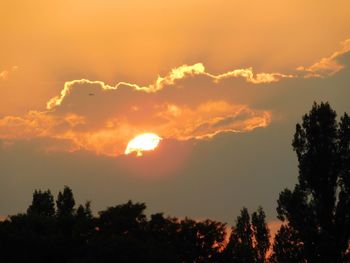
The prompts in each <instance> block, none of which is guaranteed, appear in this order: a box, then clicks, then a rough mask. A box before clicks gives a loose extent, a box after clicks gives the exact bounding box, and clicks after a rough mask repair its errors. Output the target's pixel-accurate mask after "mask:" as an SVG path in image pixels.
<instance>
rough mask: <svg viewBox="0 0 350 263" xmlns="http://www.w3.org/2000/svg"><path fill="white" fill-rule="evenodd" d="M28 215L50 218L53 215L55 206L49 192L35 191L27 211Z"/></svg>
mask: <svg viewBox="0 0 350 263" xmlns="http://www.w3.org/2000/svg"><path fill="white" fill-rule="evenodd" d="M27 213H28V215H39V216H48V217H52V216H54V215H55V204H54V200H53V196H52V194H51V192H50V190H47V191H44V192H42V191H41V190H35V191H34V193H33V200H32V204H31V205H30V206H29V208H28V209H27Z"/></svg>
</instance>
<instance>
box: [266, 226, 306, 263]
mask: <svg viewBox="0 0 350 263" xmlns="http://www.w3.org/2000/svg"><path fill="white" fill-rule="evenodd" d="M270 262H271V263H304V262H306V261H305V259H303V244H302V243H301V241H299V240H298V239H297V237H296V235H295V233H294V232H293V230H292V229H290V228H289V227H288V226H285V225H282V226H281V227H280V229H279V230H278V232H277V234H276V235H275V239H274V243H273V253H272V255H271V258H270Z"/></svg>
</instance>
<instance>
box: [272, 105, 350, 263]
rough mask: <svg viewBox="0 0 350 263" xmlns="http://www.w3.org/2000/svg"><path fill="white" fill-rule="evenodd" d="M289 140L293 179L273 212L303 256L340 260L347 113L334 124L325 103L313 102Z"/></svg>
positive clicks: (349, 229) (345, 225)
mask: <svg viewBox="0 0 350 263" xmlns="http://www.w3.org/2000/svg"><path fill="white" fill-rule="evenodd" d="M292 145H293V149H294V150H295V151H296V153H297V157H298V161H299V177H298V183H297V184H296V186H295V188H294V190H293V191H291V190H289V189H285V190H284V191H283V192H282V193H281V194H280V196H279V200H278V208H277V212H278V216H279V218H280V219H281V220H283V221H286V222H287V225H288V229H290V231H292V233H293V235H294V234H295V238H296V240H297V243H298V244H302V251H303V260H306V261H307V262H310V263H313V262H329V263H330V262H344V258H345V256H346V254H347V253H349V250H348V248H349V240H350V191H349V190H350V169H349V166H350V120H349V116H348V115H347V114H344V116H343V117H342V118H341V119H340V123H338V122H337V120H336V113H335V111H334V110H333V109H332V108H331V107H330V105H329V104H328V103H321V104H316V103H314V105H313V107H312V109H311V111H310V112H309V113H308V114H306V115H304V117H303V122H302V124H301V125H300V124H297V126H296V132H295V135H294V140H293V144H292ZM283 231H284V230H283ZM283 235H286V234H285V233H284V234H283ZM275 252H276V251H275Z"/></svg>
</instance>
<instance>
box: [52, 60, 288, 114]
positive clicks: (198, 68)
mask: <svg viewBox="0 0 350 263" xmlns="http://www.w3.org/2000/svg"><path fill="white" fill-rule="evenodd" d="M196 75H197V76H198V75H203V76H207V77H209V78H210V79H212V80H213V81H215V82H219V81H221V80H223V79H229V78H237V77H241V78H244V79H245V80H246V81H247V82H250V83H253V84H261V83H270V82H276V81H279V80H280V79H282V78H292V77H293V75H285V74H281V73H258V74H254V72H253V68H245V69H235V70H232V71H228V72H225V73H223V74H219V75H214V74H211V73H208V72H206V71H205V67H204V65H203V64H202V63H197V64H193V65H182V66H180V67H177V68H174V69H172V70H171V71H170V72H169V74H168V75H167V76H165V77H161V76H158V78H157V79H156V81H155V82H154V83H152V84H150V85H148V86H139V85H137V84H134V83H128V82H119V83H117V84H116V85H115V86H110V85H107V84H105V83H104V82H102V81H91V80H88V79H80V80H73V81H68V82H66V83H65V85H64V88H63V89H62V91H61V94H60V95H59V96H56V97H53V98H52V99H50V100H49V101H48V103H47V108H48V109H53V108H54V107H56V106H59V105H60V104H61V103H62V101H63V100H64V98H65V96H67V95H68V94H69V93H70V92H71V90H72V89H73V87H74V86H75V85H76V84H97V85H99V86H100V87H101V88H102V89H103V90H116V89H118V88H119V87H122V86H126V87H130V88H132V89H135V90H137V91H144V92H149V93H151V92H157V91H160V90H162V89H164V87H166V86H173V85H174V84H175V81H176V80H181V79H184V78H186V77H188V76H192V77H193V76H196Z"/></svg>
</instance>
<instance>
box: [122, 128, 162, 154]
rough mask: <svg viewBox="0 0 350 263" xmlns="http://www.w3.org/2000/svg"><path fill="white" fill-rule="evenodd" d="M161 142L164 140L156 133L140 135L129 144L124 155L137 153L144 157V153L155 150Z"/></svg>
mask: <svg viewBox="0 0 350 263" xmlns="http://www.w3.org/2000/svg"><path fill="white" fill-rule="evenodd" d="M161 140H162V138H161V137H159V136H158V135H157V134H154V133H144V134H140V135H138V136H136V137H135V138H134V139H132V140H131V141H130V142H129V143H128V146H127V147H126V149H125V152H124V153H125V154H129V153H133V152H135V153H136V154H137V156H142V152H143V151H152V150H154V149H155V148H156V147H157V146H158V144H159V142H160V141H161Z"/></svg>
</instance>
